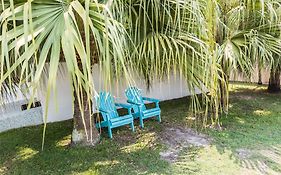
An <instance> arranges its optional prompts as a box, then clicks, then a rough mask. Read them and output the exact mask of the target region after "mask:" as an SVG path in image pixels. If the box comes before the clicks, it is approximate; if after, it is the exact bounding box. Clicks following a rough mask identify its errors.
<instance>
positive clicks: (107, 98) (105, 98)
mask: <svg viewBox="0 0 281 175" xmlns="http://www.w3.org/2000/svg"><path fill="white" fill-rule="evenodd" d="M96 103H97V107H98V109H101V110H103V111H106V112H107V113H108V114H109V117H110V118H115V117H118V112H117V109H116V107H115V104H114V99H113V97H112V95H111V94H110V93H108V92H100V93H99V96H98V97H97V98H96ZM102 115H103V119H104V120H105V119H106V117H105V116H104V115H105V114H103V113H102Z"/></svg>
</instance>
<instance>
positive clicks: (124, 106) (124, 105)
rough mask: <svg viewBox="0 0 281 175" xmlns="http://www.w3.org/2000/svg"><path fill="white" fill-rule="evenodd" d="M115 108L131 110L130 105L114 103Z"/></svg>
mask: <svg viewBox="0 0 281 175" xmlns="http://www.w3.org/2000/svg"><path fill="white" fill-rule="evenodd" d="M115 106H118V107H122V108H126V109H130V108H133V107H132V105H130V104H123V103H115Z"/></svg>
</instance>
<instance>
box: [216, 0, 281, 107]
mask: <svg viewBox="0 0 281 175" xmlns="http://www.w3.org/2000/svg"><path fill="white" fill-rule="evenodd" d="M212 3H213V4H214V6H215V8H214V9H216V12H214V15H215V18H213V19H214V22H213V23H215V26H214V28H215V30H216V35H214V40H215V42H216V44H217V45H218V47H219V49H218V57H219V58H218V60H219V64H220V65H221V67H222V69H223V73H222V75H221V76H224V77H225V78H224V79H225V81H226V82H222V83H220V89H221V90H220V91H221V107H222V110H225V111H227V106H228V105H227V102H228V99H227V96H228V91H227V90H225V89H228V87H227V86H228V80H229V74H230V71H234V70H238V71H241V72H243V73H244V74H246V75H248V76H250V74H251V72H252V70H253V67H254V65H255V64H256V63H260V66H266V65H265V64H267V65H272V64H274V58H273V56H272V55H273V54H277V55H278V54H280V49H278V48H279V47H280V39H279V35H278V33H280V32H279V25H280V15H278V14H280V13H279V9H280V1H278V0H265V1H255V0H236V1H220V0H219V1H212ZM214 15H213V16H214Z"/></svg>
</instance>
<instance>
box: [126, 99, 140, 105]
mask: <svg viewBox="0 0 281 175" xmlns="http://www.w3.org/2000/svg"><path fill="white" fill-rule="evenodd" d="M127 102H128V103H130V104H133V105H141V103H136V102H133V101H131V100H127Z"/></svg>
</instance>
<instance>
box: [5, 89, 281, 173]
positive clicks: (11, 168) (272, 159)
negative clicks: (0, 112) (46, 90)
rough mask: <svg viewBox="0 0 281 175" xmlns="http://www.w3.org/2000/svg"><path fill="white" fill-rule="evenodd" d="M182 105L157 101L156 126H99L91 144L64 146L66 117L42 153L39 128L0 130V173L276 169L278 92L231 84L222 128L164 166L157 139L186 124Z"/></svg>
mask: <svg viewBox="0 0 281 175" xmlns="http://www.w3.org/2000/svg"><path fill="white" fill-rule="evenodd" d="M187 104H188V98H182V99H178V100H173V101H168V102H163V103H161V104H160V105H161V109H162V121H163V122H162V123H161V124H158V122H157V121H156V120H148V121H146V122H145V128H144V129H142V130H141V129H139V128H138V127H136V128H137V130H136V132H135V133H133V132H131V131H130V130H129V127H128V126H126V127H121V128H118V129H114V130H113V137H114V139H113V140H110V139H108V138H107V131H106V129H105V130H104V131H103V132H102V140H101V143H100V144H99V145H98V146H97V147H95V148H85V147H76V148H72V147H68V146H67V145H68V144H69V142H70V134H71V132H72V122H71V121H66V122H60V123H54V124H49V125H48V128H47V135H46V144H45V150H44V151H43V152H41V151H40V150H41V141H42V126H36V127H29V128H23V129H18V130H13V131H9V132H6V133H1V134H0V174H78V173H88V174H175V173H177V172H179V173H180V174H184V173H190V174H196V173H197V174H198V173H201V172H202V169H204V170H206V171H205V174H212V173H213V174H219V173H217V172H219V171H223V172H224V173H225V174H227V173H232V171H234V170H235V169H238V168H242V169H243V168H244V169H250V170H253V171H254V172H257V173H261V174H266V173H269V174H273V173H276V172H277V173H281V170H280V168H279V167H281V160H280V159H281V142H280V140H281V130H280V126H281V107H280V106H281V95H277V94H274V95H272V94H268V93H266V91H265V87H263V86H262V87H259V86H258V87H257V86H253V85H246V87H245V85H235V86H234V87H233V89H232V92H231V97H230V111H229V115H228V116H227V117H223V118H222V123H223V127H224V130H223V131H216V130H212V129H206V130H205V131H204V133H207V134H208V135H209V136H210V137H211V138H212V139H213V142H212V145H211V146H210V148H206V149H205V150H204V149H201V148H200V149H198V148H188V149H187V150H184V151H183V152H182V155H181V156H180V157H179V160H178V162H177V163H175V164H169V163H167V162H165V161H163V160H161V159H160V156H159V152H160V151H161V150H163V149H165V148H164V147H165V146H164V145H162V143H160V142H159V137H161V133H162V131H163V130H164V129H166V128H170V127H177V126H180V127H188V126H192V124H190V123H189V122H190V120H189V114H190V111H189V108H188V105H187ZM138 124H139V123H138V121H137V120H136V121H135V126H137V125H138ZM200 157H203V158H204V160H200ZM225 162H226V163H225ZM233 162H234V163H233ZM220 163H222V164H224V163H225V164H224V166H225V167H221V166H217V167H215V166H214V164H220ZM212 166H214V167H215V168H213V172H212V170H211V167H212ZM230 166H231V167H232V168H231V167H230ZM175 168H178V169H179V171H173V170H174V169H175ZM219 168H221V169H220V170H218V169H219Z"/></svg>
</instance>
